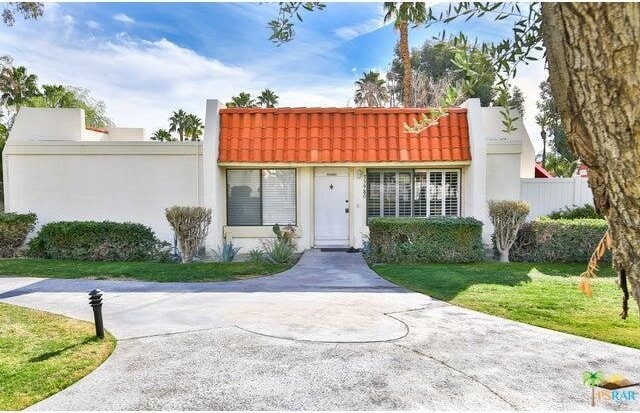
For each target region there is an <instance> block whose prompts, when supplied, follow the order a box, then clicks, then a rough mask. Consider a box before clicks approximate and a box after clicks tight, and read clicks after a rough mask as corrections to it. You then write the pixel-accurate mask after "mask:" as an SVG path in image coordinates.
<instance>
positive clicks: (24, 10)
mask: <svg viewBox="0 0 640 413" xmlns="http://www.w3.org/2000/svg"><path fill="white" fill-rule="evenodd" d="M2 7H3V8H2V21H3V22H4V24H5V25H7V26H13V25H14V24H15V23H16V15H22V17H24V19H25V20H28V19H39V18H40V17H42V15H43V14H44V3H40V2H27V1H25V2H17V1H11V2H6V3H2Z"/></svg>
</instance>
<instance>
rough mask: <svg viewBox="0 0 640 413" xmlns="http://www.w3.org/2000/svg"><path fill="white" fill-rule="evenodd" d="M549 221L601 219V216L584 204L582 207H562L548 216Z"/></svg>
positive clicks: (590, 206)
mask: <svg viewBox="0 0 640 413" xmlns="http://www.w3.org/2000/svg"><path fill="white" fill-rule="evenodd" d="M548 217H549V218H551V219H583V218H591V219H602V216H600V215H598V213H597V212H596V209H595V208H594V207H593V205H589V204H584V205H583V206H577V205H574V206H573V207H568V206H566V207H564V208H562V209H559V210H557V211H553V212H552V213H550V214H549V215H548Z"/></svg>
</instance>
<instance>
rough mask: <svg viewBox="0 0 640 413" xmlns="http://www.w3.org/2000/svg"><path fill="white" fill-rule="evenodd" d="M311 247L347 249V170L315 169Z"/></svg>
mask: <svg viewBox="0 0 640 413" xmlns="http://www.w3.org/2000/svg"><path fill="white" fill-rule="evenodd" d="M315 221H316V222H315V245H316V246H328V245H335V246H348V245H349V170H348V169H347V168H316V169H315Z"/></svg>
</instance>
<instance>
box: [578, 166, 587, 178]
mask: <svg viewBox="0 0 640 413" xmlns="http://www.w3.org/2000/svg"><path fill="white" fill-rule="evenodd" d="M588 172H589V167H588V166H587V165H585V164H583V163H581V164H580V165H579V166H578V169H577V170H576V175H578V176H581V177H583V178H587V177H588V176H589V173H588Z"/></svg>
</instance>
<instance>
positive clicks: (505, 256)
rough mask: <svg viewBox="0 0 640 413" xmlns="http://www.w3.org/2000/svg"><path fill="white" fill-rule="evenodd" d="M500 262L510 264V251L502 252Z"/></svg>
mask: <svg viewBox="0 0 640 413" xmlns="http://www.w3.org/2000/svg"><path fill="white" fill-rule="evenodd" d="M500 262H509V250H506V251H500Z"/></svg>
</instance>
